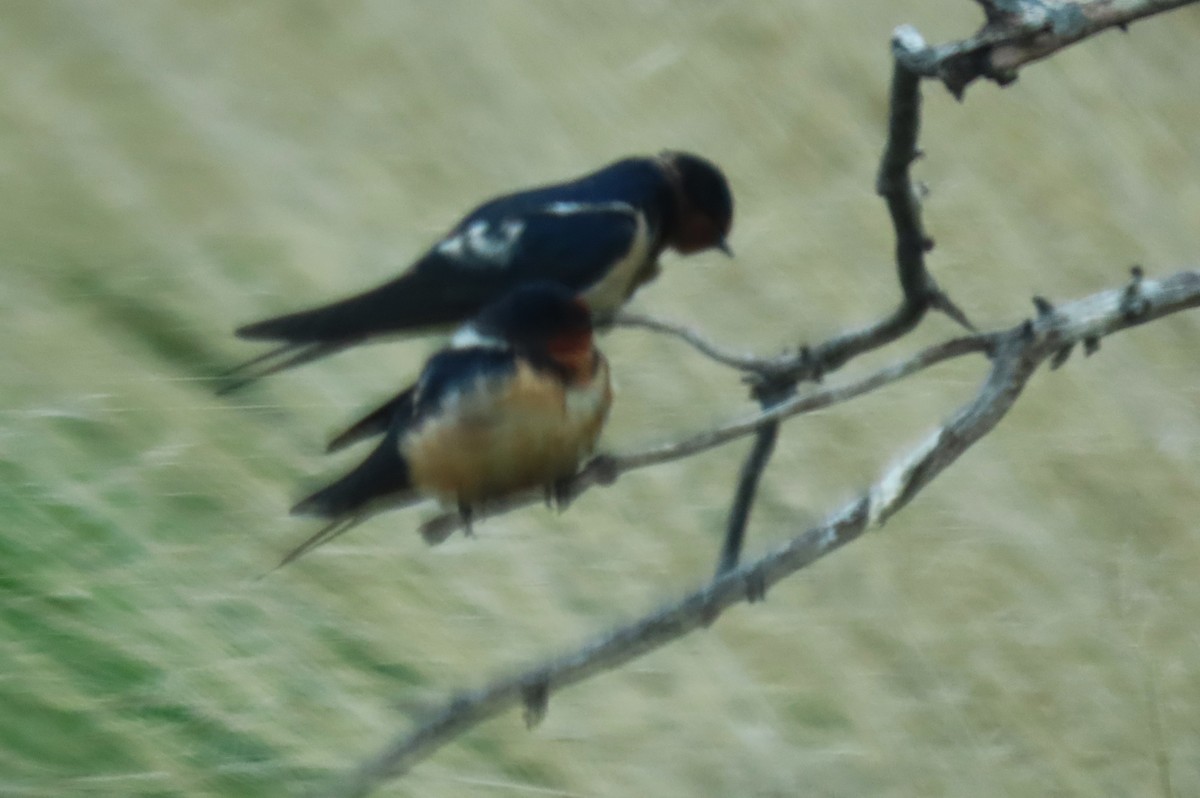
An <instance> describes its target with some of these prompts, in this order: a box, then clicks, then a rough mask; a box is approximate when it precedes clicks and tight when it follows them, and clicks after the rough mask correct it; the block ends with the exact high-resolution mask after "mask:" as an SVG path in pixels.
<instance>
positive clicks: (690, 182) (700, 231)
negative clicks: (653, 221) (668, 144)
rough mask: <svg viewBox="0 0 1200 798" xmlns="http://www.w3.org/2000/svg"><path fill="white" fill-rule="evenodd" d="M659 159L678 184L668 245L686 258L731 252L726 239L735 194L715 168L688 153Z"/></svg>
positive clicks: (664, 156) (673, 153)
mask: <svg viewBox="0 0 1200 798" xmlns="http://www.w3.org/2000/svg"><path fill="white" fill-rule="evenodd" d="M659 159H660V160H661V162H662V163H663V165H664V166H665V167H666V169H667V172H668V174H669V175H670V177H671V179H672V182H673V183H674V184H675V195H676V203H677V207H676V215H675V224H674V225H673V228H672V229H671V231H670V233H669V236H668V240H667V243H668V244H669V245H670V246H671V247H672V248H673V249H675V250H677V251H679V252H680V253H682V254H684V255H690V254H691V253H693V252H701V251H703V250H706V249H711V248H713V247H716V248H717V249H719V250H721V251H722V252H724V253H725V254H727V255H731V254H732V251H731V250H730V249H729V245H728V244H727V243H726V241H725V239H726V237H727V236H728V235H729V230H730V228H731V227H732V226H733V193H732V192H731V191H730V190H729V181H727V180H726V179H725V175H724V174H722V173H721V170H720V169H718V168H717V166H716V164H714V163H712V162H711V161H709V160H706V159H704V158H701V157H700V156H699V155H692V154H691V153H687V152H670V151H668V152H664V153H662V154H661V155H660V156H659Z"/></svg>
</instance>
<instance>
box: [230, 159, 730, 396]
mask: <svg viewBox="0 0 1200 798" xmlns="http://www.w3.org/2000/svg"><path fill="white" fill-rule="evenodd" d="M732 222H733V197H732V195H731V193H730V190H729V184H728V182H727V181H726V180H725V176H724V175H723V174H722V173H721V170H720V169H718V168H717V167H716V166H715V165H714V164H712V163H711V162H709V161H707V160H705V159H704V158H701V157H699V156H696V155H691V154H689V153H684V152H664V153H662V154H661V155H658V156H656V157H639V158H626V159H625V160H621V161H617V162H616V163H613V164H610V165H608V166H606V167H604V168H603V169H600V170H599V171H597V172H592V173H591V174H587V175H583V176H582V177H578V178H575V179H574V180H570V181H567V182H564V183H558V184H555V185H548V186H542V187H540V188H533V189H529V190H527V191H521V192H517V193H515V194H508V195H505V196H501V197H497V198H495V199H492V200H489V201H488V202H485V203H484V204H482V205H480V206H479V207H478V208H476V209H475V210H473V211H471V212H470V213H469V214H467V216H466V217H465V218H463V219H462V221H460V222H459V223H458V224H457V225H455V226H454V228H453V229H451V230H450V232H449V233H447V234H446V235H445V236H444V237H443V238H442V239H441V240H439V241H438V242H437V243H436V244H434V245H433V246H432V247H430V248H429V250H428V251H427V252H425V254H424V255H422V256H421V257H420V258H419V259H418V260H417V261H416V262H415V263H414V264H412V265H411V266H410V267H409V268H408V269H407V270H406V271H405V272H404V273H403V274H401V275H400V276H399V277H396V278H395V279H393V280H391V281H389V282H386V283H384V284H382V285H379V286H376V287H375V288H372V289H370V290H368V291H365V292H363V293H361V294H357V295H355V296H351V297H349V298H347V299H343V300H340V301H337V302H333V303H332V304H328V305H323V306H320V307H316V308H312V309H310V310H302V311H299V312H296V313H289V314H287V315H285V316H278V317H276V318H273V319H267V320H266V321H260V322H256V323H254V324H248V325H246V326H244V327H240V328H238V330H237V331H236V333H237V335H238V336H239V337H241V338H248V339H254V340H267V341H276V342H280V343H279V344H278V345H277V346H276V347H275V348H274V349H271V350H270V351H268V352H266V353H264V354H262V355H260V356H259V357H257V358H254V359H253V360H249V361H247V362H246V363H243V364H241V365H240V366H237V367H235V368H234V369H232V370H230V371H229V372H227V373H226V375H225V376H226V377H227V378H229V381H228V382H227V383H226V384H225V386H224V387H223V388H222V389H221V390H220V392H221V393H226V392H229V391H232V390H235V389H236V388H239V387H241V386H243V385H245V384H247V383H249V382H252V381H254V380H256V379H258V378H260V377H264V376H266V375H268V374H273V373H275V372H277V371H282V370H283V369H286V368H290V367H293V366H298V365H300V364H302V363H307V362H309V361H311V360H315V359H317V358H320V357H324V356H325V355H329V354H333V353H334V352H338V351H341V350H342V349H345V348H347V347H350V346H354V345H355V344H359V343H362V342H363V341H366V340H368V339H372V338H377V337H380V336H386V335H396V334H403V333H410V332H420V331H429V330H436V329H439V328H442V329H444V328H448V327H452V326H453V325H455V324H459V323H461V322H463V321H465V320H466V319H468V318H470V317H471V316H472V315H473V314H475V313H476V312H478V311H479V310H480V309H481V308H482V307H483V306H485V305H487V304H488V303H489V302H494V301H496V300H497V299H499V298H500V297H502V296H504V295H505V294H507V293H508V292H510V291H512V290H513V289H515V288H517V287H519V286H521V285H524V284H526V283H530V282H535V281H539V280H548V281H552V282H556V283H560V284H562V285H564V286H566V287H567V288H569V289H571V290H572V291H573V292H575V293H576V294H579V295H580V296H582V297H583V299H584V300H585V301H586V302H587V303H588V306H589V307H590V308H591V311H592V313H593V315H594V316H595V321H596V322H597V323H605V322H607V321H608V320H610V319H611V318H612V316H613V315H614V314H615V313H616V311H617V310H618V308H620V307H621V305H622V304H624V303H625V301H626V300H627V299H629V297H630V296H631V295H632V294H633V293H634V291H636V290H637V289H638V288H639V287H640V286H641V285H642V284H644V283H646V282H647V281H649V280H652V279H653V278H654V277H656V276H657V274H658V257H659V255H660V254H661V253H662V251H663V250H664V249H666V248H670V249H674V250H675V251H677V252H679V253H681V254H684V255H688V254H691V253H694V252H700V251H702V250H706V249H710V248H714V247H715V248H717V249H720V250H722V251H724V252H725V253H726V254H731V252H730V249H729V246H728V245H727V244H726V242H725V239H726V236H728V234H729V229H730V226H731V225H732Z"/></svg>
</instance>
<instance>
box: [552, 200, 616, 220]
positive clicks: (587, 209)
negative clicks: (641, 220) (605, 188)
mask: <svg viewBox="0 0 1200 798" xmlns="http://www.w3.org/2000/svg"><path fill="white" fill-rule="evenodd" d="M543 212H544V213H548V214H550V215H551V216H571V215H573V214H576V213H627V214H630V215H633V214H636V213H637V211H636V210H634V207H633V206H632V205H630V204H629V203H628V202H619V201H615V200H614V201H613V202H551V203H550V204H549V205H547V206H546V207H545V208H544V209H543Z"/></svg>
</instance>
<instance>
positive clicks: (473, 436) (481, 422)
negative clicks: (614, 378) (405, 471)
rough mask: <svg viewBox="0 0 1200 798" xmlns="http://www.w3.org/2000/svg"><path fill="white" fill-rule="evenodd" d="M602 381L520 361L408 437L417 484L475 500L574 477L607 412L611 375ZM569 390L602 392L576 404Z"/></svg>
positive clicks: (454, 498) (406, 448) (404, 446)
mask: <svg viewBox="0 0 1200 798" xmlns="http://www.w3.org/2000/svg"><path fill="white" fill-rule="evenodd" d="M590 357H591V350H590V348H589V350H588V352H587V353H586V354H585V358H588V359H590ZM594 382H595V383H596V384H594V385H587V384H585V385H581V386H579V387H577V388H573V389H569V388H568V387H567V386H565V385H564V384H563V383H562V382H561V381H560V380H559V379H557V378H556V377H555V376H553V375H548V374H545V373H541V372H538V371H535V370H534V369H532V368H530V367H529V366H527V365H526V364H520V365H519V366H518V369H517V373H516V375H515V377H511V378H509V379H507V380H505V381H504V382H503V383H501V384H494V385H491V386H487V387H483V386H481V388H480V390H478V391H475V392H473V393H472V394H470V395H468V396H464V397H463V399H462V401H461V403H460V404H459V405H458V406H457V407H456V409H455V410H454V412H452V413H450V414H448V415H447V417H445V418H441V419H435V420H432V421H430V422H427V423H426V424H424V425H422V426H421V427H420V428H419V429H417V430H415V431H414V432H413V433H412V434H410V435H409V436H408V437H406V438H405V439H404V441H403V442H402V443H401V450H402V454H403V455H404V456H405V458H406V459H407V460H408V462H409V466H410V468H411V470H412V477H413V484H414V485H415V486H416V487H417V488H418V489H419V490H421V491H422V492H424V493H426V494H427V495H432V496H434V497H437V498H438V499H440V500H442V501H443V502H445V503H448V504H451V503H454V502H465V503H467V504H474V503H478V502H480V501H484V500H487V499H494V498H497V497H500V496H504V495H507V494H510V493H515V492H518V491H522V490H527V489H532V488H537V487H540V486H543V485H547V484H549V483H552V482H554V481H555V480H557V479H560V478H563V477H566V476H570V475H571V474H572V473H574V472H575V470H576V468H577V467H578V464H579V460H580V459H581V458H582V457H583V456H585V455H586V454H587V453H588V452H590V451H591V449H592V447H593V446H594V445H595V441H596V438H597V437H598V436H599V433H600V428H601V426H602V425H603V423H604V418H605V415H606V414H607V409H608V382H607V379H605V380H603V384H600V383H601V381H600V380H596V381H594ZM568 390H575V391H583V392H595V394H594V395H593V394H592V393H586V397H587V399H586V400H585V401H582V402H570V403H569V402H568V401H567V392H568Z"/></svg>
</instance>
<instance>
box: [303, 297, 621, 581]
mask: <svg viewBox="0 0 1200 798" xmlns="http://www.w3.org/2000/svg"><path fill="white" fill-rule="evenodd" d="M611 402H612V386H611V382H610V379H609V370H608V362H607V361H606V360H605V358H604V355H603V354H601V353H600V351H599V350H598V349H596V347H595V344H594V342H593V340H592V324H591V316H590V313H589V311H588V308H587V306H586V305H585V304H584V302H583V301H582V300H580V299H578V298H576V297H574V296H573V295H572V293H571V292H570V291H569V290H567V289H565V288H563V287H561V286H558V285H554V284H547V283H540V284H533V285H529V286H525V287H523V288H520V289H518V290H517V291H515V292H513V293H512V294H509V295H508V296H506V297H505V298H504V299H502V300H500V301H499V302H497V303H494V304H493V305H490V306H488V307H487V308H486V309H485V310H484V311H483V312H481V313H480V314H479V316H478V317H476V319H475V320H474V321H473V322H472V323H471V324H470V325H469V327H468V328H466V330H464V333H463V334H460V335H458V336H456V337H455V339H454V341H452V343H451V345H450V346H449V347H447V348H446V349H443V350H442V351H441V352H438V353H437V354H436V355H434V356H433V357H432V358H430V359H429V361H428V362H427V363H426V364H425V367H424V369H423V370H422V371H421V375H420V377H419V378H418V380H417V382H416V384H415V385H413V386H411V387H410V388H408V389H406V390H404V391H403V392H401V393H400V394H398V395H397V397H396V399H394V400H392V402H390V403H389V404H388V405H384V407H383V408H380V409H379V410H377V411H375V412H373V413H372V414H370V415H368V416H367V418H366V419H364V421H367V420H369V419H371V418H373V417H375V416H377V415H386V413H384V412H383V411H384V410H385V409H388V408H390V412H391V415H390V417H388V419H387V429H386V434H385V435H384V438H383V440H382V442H381V443H380V444H379V445H378V446H377V447H376V449H375V450H374V451H373V452H372V453H371V454H370V455H369V456H368V457H367V459H366V460H364V461H363V462H362V463H361V464H360V465H359V466H358V467H357V468H355V469H354V470H353V471H351V472H350V473H349V474H347V475H346V476H344V477H342V478H341V479H339V480H337V481H336V482H334V483H333V484H331V485H329V486H328V487H325V488H323V489H321V490H319V491H317V492H316V493H314V494H312V495H311V496H309V497H308V498H306V499H304V500H303V501H301V502H300V503H299V504H297V505H296V506H295V507H294V508H293V510H292V511H293V512H294V513H296V514H302V515H315V516H319V517H321V518H325V519H328V520H329V524H328V525H326V526H325V527H323V528H322V529H321V530H319V531H318V532H317V533H316V534H315V535H313V536H312V537H310V538H309V539H308V540H306V541H305V542H304V543H302V544H301V545H300V546H298V547H297V548H296V549H294V550H293V551H291V552H290V553H289V554H288V555H287V556H285V557H284V558H283V560H282V562H281V563H280V565H286V564H287V563H289V562H291V561H292V560H295V559H296V558H297V557H300V556H301V555H303V554H305V553H306V552H308V551H310V550H312V549H313V548H315V547H316V546H319V545H321V544H322V543H325V542H327V541H328V540H330V539H332V538H334V537H336V536H338V535H340V534H342V533H343V532H346V531H348V530H349V529H350V528H352V527H354V526H356V525H357V524H359V523H361V522H362V521H363V520H365V519H366V518H368V517H370V516H371V515H374V514H375V513H377V512H380V511H382V510H385V509H390V508H393V507H401V506H406V505H408V504H412V503H415V502H417V501H419V500H421V499H425V498H434V499H437V500H439V501H440V502H442V503H443V504H444V505H447V506H450V507H457V508H458V510H459V511H460V512H461V513H462V514H463V516H464V520H466V521H468V522H469V520H470V515H471V511H472V509H473V508H474V507H475V506H477V505H479V504H481V503H484V502H487V501H489V500H493V499H498V498H501V497H504V496H508V495H511V494H514V493H519V492H521V491H524V490H529V489H533V488H537V487H546V488H547V489H548V490H554V491H556V492H557V489H558V487H559V486H560V485H561V483H562V480H565V479H567V478H569V477H571V476H572V475H573V474H574V473H575V472H576V470H577V469H578V467H579V464H580V462H581V461H582V459H583V458H584V457H586V456H587V455H588V454H590V453H591V452H592V450H593V448H594V447H595V444H596V440H597V438H598V437H599V435H600V430H601V428H602V427H603V426H604V421H605V419H606V418H607V416H608V409H609V406H610V404H611ZM362 423H363V422H359V424H356V425H354V427H351V430H353V429H355V428H357V427H359V426H360V425H361V424H362Z"/></svg>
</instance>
